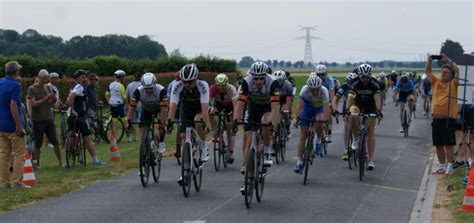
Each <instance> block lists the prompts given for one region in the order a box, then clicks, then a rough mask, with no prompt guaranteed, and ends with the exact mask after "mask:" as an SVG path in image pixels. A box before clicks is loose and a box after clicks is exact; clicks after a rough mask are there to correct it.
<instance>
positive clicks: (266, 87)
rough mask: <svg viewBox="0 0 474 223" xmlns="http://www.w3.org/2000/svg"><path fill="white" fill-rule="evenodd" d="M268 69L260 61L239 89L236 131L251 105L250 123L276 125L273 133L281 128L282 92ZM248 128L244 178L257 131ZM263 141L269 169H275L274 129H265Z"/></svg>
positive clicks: (241, 170)
mask: <svg viewBox="0 0 474 223" xmlns="http://www.w3.org/2000/svg"><path fill="white" fill-rule="evenodd" d="M267 70H268V66H267V64H265V63H264V62H261V61H257V62H255V63H253V64H252V65H251V66H250V69H249V75H248V76H247V77H246V78H245V79H244V81H243V82H242V85H241V86H240V88H239V100H238V102H237V105H236V107H235V109H234V121H233V131H234V132H237V130H238V127H237V120H239V119H241V118H242V115H243V110H244V105H245V103H247V106H248V107H247V112H248V117H246V121H248V122H256V123H262V124H267V123H270V122H271V123H272V126H273V129H276V127H277V125H278V113H279V111H280V110H279V99H280V96H279V94H280V91H279V89H278V83H277V82H276V81H275V79H274V78H273V77H272V76H271V75H269V74H267ZM248 122H247V124H245V126H244V130H245V134H244V138H246V139H247V140H244V141H245V146H244V147H243V148H244V151H243V154H244V164H243V165H242V168H241V169H240V172H241V173H242V174H245V157H247V154H248V151H249V148H250V144H251V140H250V139H251V137H252V131H256V130H257V127H256V126H255V125H252V124H251V123H248ZM261 132H262V138H263V145H264V147H265V151H264V152H265V160H264V165H265V166H271V165H272V164H273V161H272V156H271V154H272V153H273V152H272V147H271V140H272V137H271V135H270V127H268V126H265V127H262V131H261Z"/></svg>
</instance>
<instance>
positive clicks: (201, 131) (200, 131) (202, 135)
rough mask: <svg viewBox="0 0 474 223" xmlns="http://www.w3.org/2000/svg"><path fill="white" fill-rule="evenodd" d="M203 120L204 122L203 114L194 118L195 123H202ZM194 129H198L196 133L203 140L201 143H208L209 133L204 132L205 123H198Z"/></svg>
mask: <svg viewBox="0 0 474 223" xmlns="http://www.w3.org/2000/svg"><path fill="white" fill-rule="evenodd" d="M201 120H202V114H201V113H199V114H197V115H196V116H194V121H197V122H200V121H201ZM194 127H195V128H196V131H197V132H198V135H199V138H201V141H203V142H206V134H207V132H206V131H204V128H203V123H196V125H195V126H194Z"/></svg>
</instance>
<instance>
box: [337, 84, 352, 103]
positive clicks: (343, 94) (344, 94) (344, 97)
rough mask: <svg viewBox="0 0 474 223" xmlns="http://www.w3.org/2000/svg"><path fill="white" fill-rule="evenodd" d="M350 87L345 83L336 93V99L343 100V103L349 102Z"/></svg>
mask: <svg viewBox="0 0 474 223" xmlns="http://www.w3.org/2000/svg"><path fill="white" fill-rule="evenodd" d="M349 89H350V85H349V84H348V83H344V84H342V85H341V86H339V88H338V89H337V91H336V97H338V98H342V100H343V101H347V95H348V94H349Z"/></svg>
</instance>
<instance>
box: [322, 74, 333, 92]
mask: <svg viewBox="0 0 474 223" xmlns="http://www.w3.org/2000/svg"><path fill="white" fill-rule="evenodd" d="M322 81H323V86H324V87H326V88H327V89H328V90H333V89H334V81H333V79H332V78H331V77H330V76H329V75H327V74H326V76H325V77H324V79H322Z"/></svg>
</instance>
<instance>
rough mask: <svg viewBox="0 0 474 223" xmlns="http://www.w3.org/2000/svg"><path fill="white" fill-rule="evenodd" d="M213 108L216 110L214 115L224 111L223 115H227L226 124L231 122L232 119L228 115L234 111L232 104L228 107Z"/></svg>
mask: <svg viewBox="0 0 474 223" xmlns="http://www.w3.org/2000/svg"><path fill="white" fill-rule="evenodd" d="M214 108H215V109H216V113H217V112H221V111H224V113H225V114H227V122H231V121H232V117H231V116H230V115H229V114H230V113H232V112H233V111H234V106H233V105H232V104H229V105H222V104H216V105H215V106H214Z"/></svg>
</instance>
